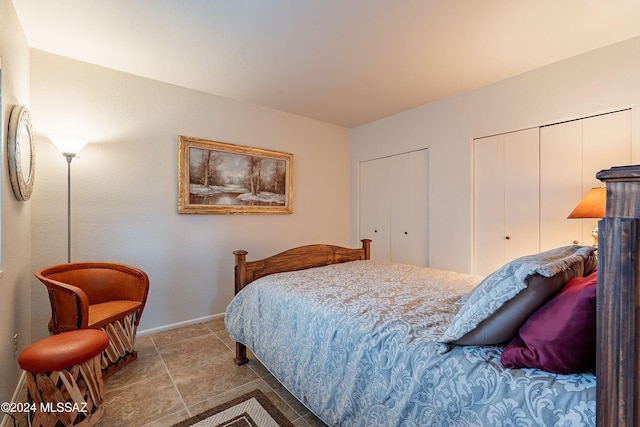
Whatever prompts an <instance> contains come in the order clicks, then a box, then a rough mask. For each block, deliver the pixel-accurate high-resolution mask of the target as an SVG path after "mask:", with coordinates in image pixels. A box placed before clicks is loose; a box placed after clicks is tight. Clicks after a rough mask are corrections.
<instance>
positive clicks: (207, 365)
mask: <svg viewBox="0 0 640 427" xmlns="http://www.w3.org/2000/svg"><path fill="white" fill-rule="evenodd" d="M171 377H172V378H173V381H174V383H175V385H176V387H177V388H178V391H179V392H180V395H181V396H182V399H183V400H184V403H185V404H186V405H187V407H189V406H193V405H195V404H196V403H199V402H202V401H204V400H207V399H209V398H211V397H214V396H216V395H218V394H220V393H223V392H225V391H228V390H231V389H234V388H236V387H239V386H241V385H243V384H246V383H248V382H250V381H254V380H256V379H258V376H257V375H256V374H255V372H253V371H252V370H251V369H249V367H248V366H246V365H244V366H237V365H236V364H235V363H233V360H231V358H229V356H228V355H226V354H225V355H223V356H221V357H217V358H215V359H209V360H206V361H204V362H201V363H197V364H193V365H191V366H187V367H185V368H182V369H179V370H176V371H171Z"/></svg>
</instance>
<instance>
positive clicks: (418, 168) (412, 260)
mask: <svg viewBox="0 0 640 427" xmlns="http://www.w3.org/2000/svg"><path fill="white" fill-rule="evenodd" d="M409 176H410V181H409V186H408V189H409V195H410V197H409V223H410V224H411V229H410V233H411V234H410V236H409V237H410V241H409V254H410V256H409V258H408V259H407V263H409V264H413V265H417V266H420V267H428V266H429V150H420V151H413V152H411V153H409Z"/></svg>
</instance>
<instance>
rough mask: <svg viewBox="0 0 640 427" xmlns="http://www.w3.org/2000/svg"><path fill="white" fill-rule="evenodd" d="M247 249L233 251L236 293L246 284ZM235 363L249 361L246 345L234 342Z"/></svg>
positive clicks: (241, 363) (240, 363)
mask: <svg viewBox="0 0 640 427" xmlns="http://www.w3.org/2000/svg"><path fill="white" fill-rule="evenodd" d="M247 253H248V252H247V251H243V250H239V251H234V252H233V254H234V255H235V256H236V266H235V278H234V279H235V289H236V294H237V293H238V292H240V291H241V290H242V288H244V287H245V286H246V285H247ZM233 361H234V362H235V364H236V365H244V364H245V363H247V362H248V361H249V359H248V358H247V346H246V345H244V344H240V343H239V342H236V357H235V359H233Z"/></svg>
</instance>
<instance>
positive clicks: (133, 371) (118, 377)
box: [104, 350, 167, 392]
mask: <svg viewBox="0 0 640 427" xmlns="http://www.w3.org/2000/svg"><path fill="white" fill-rule="evenodd" d="M166 373H167V369H166V367H165V365H164V362H163V361H162V358H161V357H160V355H159V354H158V352H157V351H155V350H154V352H153V353H151V352H149V351H148V350H147V351H141V350H139V351H138V359H137V360H135V361H133V362H131V363H129V364H128V365H126V366H125V367H124V368H122V369H120V370H118V371H117V372H116V373H114V374H113V375H111V376H110V377H109V378H107V379H106V380H105V381H104V389H105V392H109V391H112V390H115V389H118V388H121V387H125V386H128V385H131V384H135V383H137V382H140V381H144V380H146V379H149V378H153V377H156V376H159V375H166Z"/></svg>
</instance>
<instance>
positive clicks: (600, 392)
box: [596, 165, 640, 427]
mask: <svg viewBox="0 0 640 427" xmlns="http://www.w3.org/2000/svg"><path fill="white" fill-rule="evenodd" d="M596 177H597V178H598V179H600V180H601V181H603V182H604V183H605V184H606V185H607V207H606V217H605V218H604V219H603V220H601V221H600V222H599V224H598V228H599V232H598V234H599V242H600V246H599V250H598V287H597V306H596V310H597V314H598V328H597V362H596V378H597V386H596V390H597V399H596V423H597V425H599V426H606V427H623V426H625V427H626V426H640V376H639V375H640V336H639V334H640V275H639V274H638V262H639V259H638V255H639V252H638V251H640V165H637V166H622V167H614V168H611V169H608V170H603V171H600V172H599V173H598V174H597V175H596Z"/></svg>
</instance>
